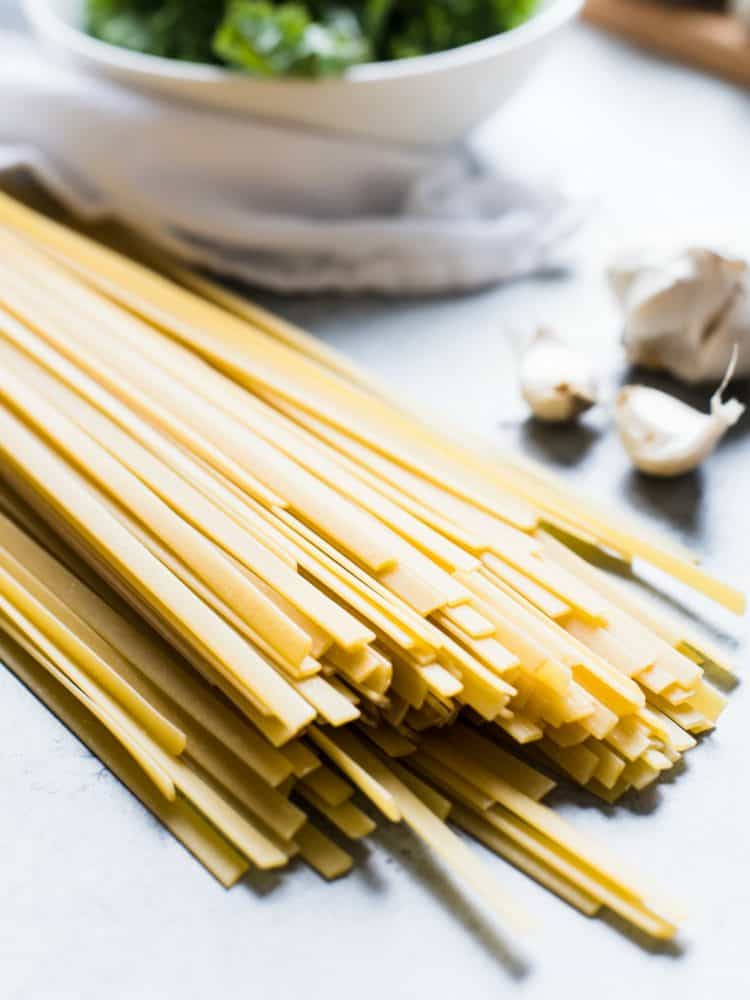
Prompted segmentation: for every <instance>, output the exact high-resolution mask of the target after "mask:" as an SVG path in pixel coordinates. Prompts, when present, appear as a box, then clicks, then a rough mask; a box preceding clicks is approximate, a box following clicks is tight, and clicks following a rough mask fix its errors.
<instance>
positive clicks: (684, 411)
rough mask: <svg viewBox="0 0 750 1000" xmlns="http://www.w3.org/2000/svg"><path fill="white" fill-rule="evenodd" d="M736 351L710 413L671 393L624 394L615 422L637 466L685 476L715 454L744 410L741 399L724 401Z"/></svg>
mask: <svg viewBox="0 0 750 1000" xmlns="http://www.w3.org/2000/svg"><path fill="white" fill-rule="evenodd" d="M736 360H737V352H736V351H735V352H734V353H733V355H732V359H731V361H730V365H729V368H728V369H727V372H726V374H725V376H724V379H723V381H722V383H721V385H720V386H719V388H718V389H717V390H716V392H715V393H714V394H713V396H712V397H711V410H710V412H709V413H701V412H700V410H696V409H694V408H693V407H692V406H688V405H687V403H683V402H681V400H679V399H675V398H674V397H673V396H670V395H668V394H667V393H666V392H661V391H660V390H658V389H650V388H648V387H647V386H643V385H628V386H625V387H624V388H623V389H621V390H620V392H619V393H618V396H617V401H616V403H615V421H616V423H617V430H618V432H619V434H620V440H621V441H622V443H623V445H624V447H625V451H627V453H628V455H629V457H630V460H631V461H632V463H633V465H634V466H635V467H636V468H637V469H640V470H641V472H646V473H648V474H649V475H651V476H662V477H666V476H680V475H682V474H683V473H685V472H689V471H690V470H691V469H695V468H697V467H698V466H699V465H700V464H701V462H703V460H704V459H706V458H707V457H708V456H709V455H710V454H711V452H712V451H713V450H714V448H715V447H716V445H717V444H718V443H719V441H720V440H721V438H722V437H723V436H724V434H725V433H726V432H727V431H728V430H729V428H730V427H731V426H732V425H733V424H736V423H737V421H738V420H739V418H740V417H741V416H742V414H743V413H744V410H745V407H744V406H743V405H742V403H740V402H738V400H736V399H729V400H727V401H726V402H724V401H723V400H722V395H723V393H724V390H725V389H726V386H727V383H728V382H729V380H730V378H731V377H732V374H733V371H734V365H735V364H736Z"/></svg>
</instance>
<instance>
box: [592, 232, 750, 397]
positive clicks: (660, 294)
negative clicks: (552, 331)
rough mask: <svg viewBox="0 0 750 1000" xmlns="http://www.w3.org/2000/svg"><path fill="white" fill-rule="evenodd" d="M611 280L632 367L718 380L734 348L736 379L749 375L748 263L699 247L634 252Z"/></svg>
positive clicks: (616, 267)
mask: <svg viewBox="0 0 750 1000" xmlns="http://www.w3.org/2000/svg"><path fill="white" fill-rule="evenodd" d="M609 280H610V284H611V286H612V289H613V291H614V293H615V295H616V297H617V299H618V301H619V303H620V306H621V308H622V311H623V316H624V319H625V329H624V333H623V343H624V346H625V350H626V352H627V356H628V360H629V361H630V362H631V363H632V364H636V365H641V366H642V367H644V368H652V369H656V370H661V371H667V372H669V373H670V374H672V375H674V376H675V377H676V378H679V379H681V380H682V381H684V382H691V383H693V382H704V381H707V380H710V379H719V378H721V377H722V375H723V373H724V371H725V369H726V367H727V363H728V361H729V358H730V356H731V354H732V350H733V348H734V346H735V345H737V348H738V357H737V374H738V375H748V374H750V264H748V262H747V261H745V260H742V259H740V258H737V257H731V256H728V255H725V254H721V253H718V252H716V251H715V250H710V249H707V248H705V247H688V248H686V249H683V250H679V251H676V252H671V253H665V252H659V251H650V252H649V251H640V252H638V253H635V254H629V255H625V256H622V257H620V258H619V259H618V260H616V261H615V262H614V263H613V264H612V266H611V267H610V269H609Z"/></svg>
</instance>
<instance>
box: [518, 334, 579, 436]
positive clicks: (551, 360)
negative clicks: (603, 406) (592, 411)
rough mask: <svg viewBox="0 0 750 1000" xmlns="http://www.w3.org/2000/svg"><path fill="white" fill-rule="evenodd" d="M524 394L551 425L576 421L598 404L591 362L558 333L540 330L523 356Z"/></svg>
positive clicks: (538, 416)
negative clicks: (579, 416) (568, 344)
mask: <svg viewBox="0 0 750 1000" xmlns="http://www.w3.org/2000/svg"><path fill="white" fill-rule="evenodd" d="M520 379H521V394H522V395H523V398H524V399H525V400H526V402H527V403H528V404H529V406H530V407H531V410H532V412H533V414H534V416H535V417H537V418H538V419H539V420H544V421H547V422H549V423H565V422H567V421H570V420H574V419H575V418H576V417H577V416H578V415H579V414H580V413H583V412H584V411H585V410H588V409H589V407H591V406H593V405H594V403H596V401H597V397H598V389H597V382H596V377H595V374H594V372H593V370H592V368H591V366H590V364H589V362H588V359H587V358H585V357H584V356H583V355H581V354H579V353H578V352H576V351H574V350H572V349H571V348H570V347H568V346H567V344H565V343H564V341H562V340H561V339H560V338H559V337H558V336H557V335H556V334H555V333H553V332H552V331H551V330H548V329H546V328H545V327H540V328H539V329H538V330H537V331H536V333H535V334H534V336H533V337H532V338H531V340H530V341H529V344H528V346H527V347H526V349H525V351H524V352H523V355H522V357H521V366H520Z"/></svg>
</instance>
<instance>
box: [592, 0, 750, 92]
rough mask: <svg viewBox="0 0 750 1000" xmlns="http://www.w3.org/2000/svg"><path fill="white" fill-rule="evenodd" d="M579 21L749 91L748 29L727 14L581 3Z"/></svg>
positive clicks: (643, 1) (649, 4) (633, 1)
mask: <svg viewBox="0 0 750 1000" xmlns="http://www.w3.org/2000/svg"><path fill="white" fill-rule="evenodd" d="M584 17H585V18H586V20H587V21H590V22H591V24H595V25H597V26H598V27H600V28H604V29H605V30H607V31H611V32H612V33H613V34H616V35H620V36H621V37H623V38H626V39H628V40H629V41H632V42H634V43H635V44H636V45H641V46H643V47H644V48H647V49H651V50H652V51H653V52H658V53H660V54H661V55H664V56H667V57H668V58H670V59H675V60H677V61H679V62H684V63H688V64H689V65H691V66H697V67H699V68H700V69H704V70H707V71H708V72H709V73H714V74H715V75H716V76H721V77H724V78H725V79H727V80H732V81H733V82H734V83H739V84H741V85H742V86H744V87H750V29H748V28H747V27H746V26H745V25H743V24H742V22H741V21H739V20H738V19H737V18H734V17H730V16H729V15H728V14H716V13H709V12H707V11H699V10H695V9H694V8H685V7H683V8H680V7H675V6H668V5H667V4H665V3H660V2H654V0H587V3H586V6H585V8H584Z"/></svg>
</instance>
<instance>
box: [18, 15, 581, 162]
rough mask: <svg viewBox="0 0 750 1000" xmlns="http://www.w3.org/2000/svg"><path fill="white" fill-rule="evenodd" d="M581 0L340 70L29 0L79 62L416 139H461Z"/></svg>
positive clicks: (222, 99) (388, 136)
mask: <svg viewBox="0 0 750 1000" xmlns="http://www.w3.org/2000/svg"><path fill="white" fill-rule="evenodd" d="M582 3H583V0H540V4H539V10H538V12H537V13H536V14H535V15H534V16H533V17H532V18H530V20H529V21H527V22H526V23H525V24H522V25H521V26H520V27H518V28H514V29H513V30H512V31H507V32H505V33H504V34H502V35H495V36H494V37H492V38H487V39H485V40H484V41H481V42H474V43H473V44H472V45H463V46H461V47H460V48H456V49H451V50H449V51H447V52H439V53H436V54H434V55H427V56H417V57H415V58H413V59H400V60H396V61H393V62H380V63H366V64H363V65H361V66H355V67H353V68H352V69H350V70H349V72H348V73H347V74H346V75H345V76H343V77H341V78H339V79H329V80H320V81H310V80H258V79H254V78H253V77H249V76H245V75H242V74H241V73H236V72H231V71H229V70H224V69H219V68H216V67H214V66H203V65H199V64H197V63H187V62H179V61H177V60H172V59H162V58H160V57H157V56H148V55H142V54H140V53H138V52H130V51H128V50H127V49H122V48H117V47H116V46H114V45H108V44H107V43H105V42H100V41H97V40H96V39H94V38H91V37H89V36H88V35H87V34H85V33H84V32H83V30H82V29H81V25H82V23H83V9H84V0H23V6H24V8H25V11H26V15H27V17H28V19H29V21H30V22H31V24H32V26H33V28H34V29H35V31H36V32H37V34H38V35H39V36H40V37H41V38H43V39H44V40H45V41H46V42H48V43H51V44H52V45H53V46H55V47H56V48H57V49H60V50H62V51H64V52H65V53H66V55H67V56H68V57H69V58H72V59H74V60H75V61H76V62H77V63H79V64H81V65H84V66H86V67H88V68H89V69H92V70H95V71H96V72H98V73H100V74H102V75H104V76H107V77H110V78H112V79H115V80H118V81H119V82H121V83H125V84H128V85H129V86H133V87H138V88H140V89H142V90H150V91H154V92H159V93H161V94H164V95H167V96H170V97H173V98H177V99H180V100H187V101H191V102H193V103H200V104H211V105H213V106H218V107H221V108H224V109H225V110H229V111H232V112H234V113H237V112H241V113H245V114H249V115H253V116H263V117H265V118H275V119H282V120H284V121H291V122H296V123H301V124H303V125H308V126H311V127H314V128H325V129H333V130H335V131H340V132H346V133H349V134H354V135H360V136H364V137H368V138H377V139H382V140H386V141H393V142H410V143H414V144H417V145H438V144H445V143H450V142H453V141H454V140H456V139H459V138H460V137H461V136H462V135H464V134H465V133H466V132H468V131H469V130H470V129H471V128H472V127H473V126H475V125H477V124H478V123H479V122H480V121H482V120H483V119H484V118H486V117H488V115H490V114H491V113H492V112H494V111H495V110H497V108H498V107H499V106H500V105H501V104H503V103H504V102H505V101H506V100H507V99H508V98H509V97H510V96H511V95H512V94H513V93H514V92H515V91H516V90H517V89H518V88H519V87H520V86H521V84H522V83H523V81H524V80H525V79H526V77H527V75H528V74H529V72H530V70H531V69H532V68H533V67H534V66H535V65H536V63H537V62H538V61H539V59H540V57H541V56H542V55H543V54H544V53H545V52H546V50H547V48H548V46H549V44H550V42H551V41H552V39H553V38H554V37H555V36H557V34H558V33H559V32H560V30H561V29H562V28H563V27H564V26H565V25H566V24H568V22H570V21H571V20H572V19H573V18H574V17H575V15H576V14H577V13H578V11H579V9H580V8H581V6H582Z"/></svg>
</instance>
